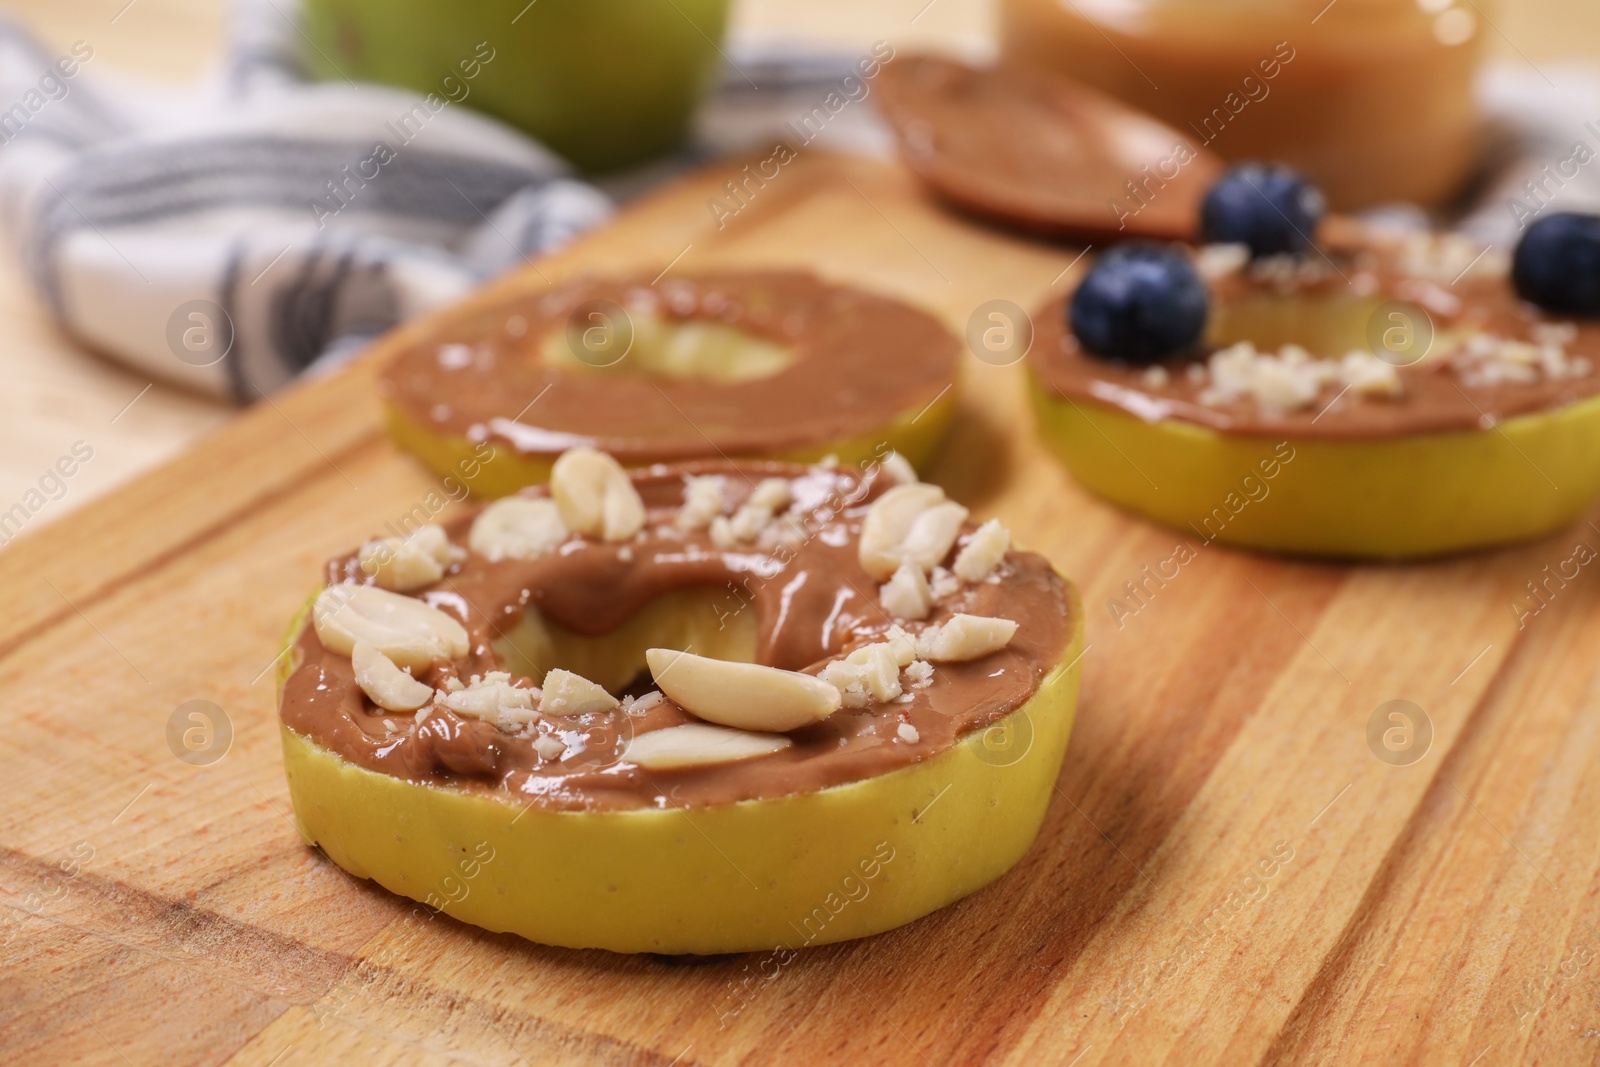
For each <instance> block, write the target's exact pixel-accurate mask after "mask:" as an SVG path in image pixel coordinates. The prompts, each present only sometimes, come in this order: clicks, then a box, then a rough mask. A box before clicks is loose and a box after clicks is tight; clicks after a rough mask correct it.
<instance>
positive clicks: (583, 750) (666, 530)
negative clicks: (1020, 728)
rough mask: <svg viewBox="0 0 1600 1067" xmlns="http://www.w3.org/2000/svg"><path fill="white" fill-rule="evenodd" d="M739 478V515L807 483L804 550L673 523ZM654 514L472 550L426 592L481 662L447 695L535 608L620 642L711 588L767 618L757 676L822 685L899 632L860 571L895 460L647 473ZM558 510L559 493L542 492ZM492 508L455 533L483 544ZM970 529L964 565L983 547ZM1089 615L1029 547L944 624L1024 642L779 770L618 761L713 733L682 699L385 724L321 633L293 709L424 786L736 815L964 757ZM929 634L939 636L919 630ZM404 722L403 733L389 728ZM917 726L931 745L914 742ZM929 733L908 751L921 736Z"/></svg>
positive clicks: (717, 607)
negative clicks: (553, 743) (694, 489)
mask: <svg viewBox="0 0 1600 1067" xmlns="http://www.w3.org/2000/svg"><path fill="white" fill-rule="evenodd" d="M690 474H693V475H722V476H724V477H725V478H726V486H727V493H726V500H727V502H728V503H729V505H730V506H731V507H737V506H738V504H740V503H742V501H743V500H744V499H745V498H746V497H748V495H749V494H750V492H751V491H752V490H753V488H754V486H755V485H756V484H757V483H758V482H760V481H761V480H762V479H763V478H772V477H783V478H787V479H790V481H791V492H792V496H793V501H794V503H793V505H792V508H791V510H790V512H789V514H791V515H793V516H796V517H798V518H799V520H800V522H801V528H802V529H803V530H804V532H805V536H804V537H803V538H799V539H797V540H794V541H793V542H792V543H789V544H780V545H775V546H774V547H772V548H763V547H759V546H758V545H757V544H755V543H745V544H738V545H735V546H734V547H731V548H718V547H716V546H715V545H714V544H713V543H712V540H711V538H710V536H709V535H708V533H707V531H705V530H703V529H691V530H684V529H680V528H678V527H677V526H676V525H675V523H674V520H675V518H676V516H677V515H678V513H679V508H680V505H681V504H682V502H683V493H684V484H685V483H684V478H685V475H690ZM633 477H634V484H635V486H636V487H637V489H638V490H639V493H640V495H641V497H642V498H643V500H644V503H645V505H646V508H647V521H646V524H645V526H644V528H643V529H642V530H641V531H640V532H639V533H638V534H637V535H636V536H635V537H634V538H632V539H630V540H628V541H623V542H614V543H612V542H603V541H597V540H594V539H588V538H584V537H582V536H579V535H573V536H571V537H570V538H569V539H568V540H567V541H566V543H564V544H563V545H561V546H560V547H559V548H558V549H557V550H555V551H554V552H551V553H549V554H547V555H544V556H542V557H540V558H538V559H533V560H512V559H507V560H502V561H499V562H493V563H491V562H489V561H488V560H487V559H485V558H483V557H482V556H479V555H476V554H469V555H467V556H466V557H465V558H464V559H463V560H461V561H460V562H458V563H456V564H454V565H452V566H451V568H450V569H449V571H448V572H447V573H446V575H445V576H444V578H443V579H441V580H440V581H439V582H437V583H436V584H434V585H432V586H430V587H427V588H425V589H422V590H419V591H417V593H416V594H415V595H417V596H419V597H421V598H422V599H424V600H425V601H427V602H428V603H430V604H432V605H434V606H435V607H438V608H440V609H442V610H444V611H446V612H449V613H450V614H451V615H453V616H455V617H456V618H458V619H460V620H461V621H462V622H463V624H464V625H465V627H466V629H467V631H468V633H469V634H470V636H471V651H470V652H469V654H468V655H467V657H466V658H465V659H463V660H461V661H458V662H453V663H452V662H447V661H443V660H441V661H437V662H436V663H435V664H434V665H433V667H432V668H430V669H429V670H427V671H423V672H420V673H419V675H418V677H420V679H421V680H422V681H424V682H427V683H429V684H431V685H433V686H434V687H435V688H441V687H443V686H444V685H445V682H446V680H448V679H451V678H456V679H465V678H470V676H472V675H474V674H481V673H486V672H488V671H491V670H496V669H498V667H499V664H498V661H497V656H496V654H495V652H494V650H493V648H492V645H491V642H492V641H493V640H494V639H495V638H497V637H499V636H502V635H504V634H506V632H507V631H509V630H511V629H512V628H513V627H514V626H515V625H516V624H517V622H518V621H519V620H520V619H521V617H522V615H523V613H524V609H525V608H526V607H527V606H529V605H533V606H536V607H537V608H538V610H539V612H540V613H541V614H542V616H543V618H544V619H545V620H548V621H552V622H555V623H558V624H560V625H561V626H564V627H566V628H568V629H570V630H572V631H574V632H576V633H579V634H582V635H586V636H597V635H601V634H604V633H607V632H608V631H611V630H613V629H614V628H616V627H617V626H619V625H620V624H621V623H623V622H624V621H626V620H627V619H629V618H630V617H631V616H632V615H634V613H635V612H637V611H638V610H639V609H640V608H641V607H643V606H644V605H646V604H647V603H649V602H650V601H652V600H653V599H655V598H656V597H658V596H660V595H662V594H664V593H668V592H671V591H674V590H680V589H686V588H698V589H702V590H704V591H705V592H706V599H705V603H704V605H703V606H702V607H699V608H696V609H695V610H703V611H706V612H708V613H715V614H714V618H716V619H718V620H723V619H727V618H729V617H730V616H732V615H735V614H738V613H743V612H749V613H753V615H754V619H755V622H756V624H757V626H756V629H757V632H758V642H757V651H756V659H757V661H758V662H760V663H763V664H767V665H770V666H774V667H780V668H784V669H787V670H804V671H807V672H809V673H816V672H817V671H819V670H821V669H822V667H823V666H825V665H826V663H827V662H828V661H831V660H832V659H834V658H836V657H838V656H840V655H843V654H847V653H848V652H849V651H851V650H853V649H854V648H856V647H858V646H860V645H863V644H868V643H870V642H872V641H874V640H876V639H879V638H881V637H882V636H883V635H884V634H885V633H886V632H887V631H888V630H889V628H890V627H891V626H892V625H894V622H895V620H893V619H892V618H890V617H889V616H888V615H887V614H886V613H885V612H884V610H883V609H882V608H881V607H880V606H879V603H878V586H877V583H876V582H875V581H874V580H873V579H872V578H871V577H869V576H868V575H867V573H866V572H865V571H864V570H863V569H862V568H861V564H860V562H859V561H858V558H857V556H858V543H859V539H860V534H861V524H862V521H863V519H864V517H865V515H866V512H867V509H868V505H869V504H870V503H871V501H872V500H874V499H875V498H876V497H877V496H879V495H880V494H881V493H882V492H883V491H884V490H885V489H886V488H887V487H888V479H887V478H886V477H885V476H883V475H882V473H881V471H880V470H879V468H878V467H877V466H876V465H871V466H869V467H868V468H867V469H866V470H865V471H859V470H851V469H844V468H840V469H831V468H825V467H801V466H794V465H788V464H777V463H765V462H759V461H741V462H736V463H729V462H715V463H710V462H708V463H694V464H684V465H676V466H658V467H654V468H651V469H649V470H646V471H639V472H636V473H635V474H634V475H633ZM524 492H525V495H529V496H539V495H542V494H543V493H544V490H543V489H530V490H525V491H524ZM475 514H476V512H473V513H469V514H467V515H464V516H463V517H462V518H460V519H458V520H457V521H455V522H453V523H451V524H449V525H448V526H447V527H446V529H447V532H448V534H449V536H450V539H451V541H452V542H453V543H454V544H456V545H465V544H466V543H467V536H468V531H469V530H470V528H471V523H472V519H473V518H474V516H475ZM972 529H973V528H972V526H971V525H970V524H969V526H968V527H967V529H966V530H965V531H964V532H963V534H962V536H961V537H960V538H959V539H958V541H957V543H956V545H955V547H954V548H953V549H952V550H951V551H952V556H953V555H954V554H955V553H957V552H959V551H960V549H961V547H962V546H963V545H965V544H966V542H967V540H968V538H969V536H970V535H971V533H972ZM327 579H328V581H329V582H340V581H346V580H351V581H367V580H368V579H367V577H366V575H365V574H364V573H363V572H362V570H361V569H360V567H359V565H358V564H357V562H356V559H355V557H354V556H347V557H344V558H341V559H337V560H334V561H333V562H331V563H330V564H329V565H328V572H327ZM1076 610H1078V609H1077V608H1076V607H1075V605H1074V601H1073V598H1072V597H1071V595H1070V591H1069V588H1068V586H1067V584H1066V582H1065V581H1064V580H1063V579H1062V578H1061V577H1060V576H1058V575H1057V574H1056V572H1055V571H1054V570H1053V569H1052V568H1051V566H1050V564H1049V562H1048V561H1047V560H1045V559H1044V558H1043V557H1042V556H1039V555H1037V554H1035V553H1031V552H1022V551H1016V550H1013V551H1010V552H1008V553H1007V554H1006V556H1005V558H1004V560H1003V561H1002V563H1001V564H1000V565H999V566H998V567H996V568H995V569H994V571H993V572H992V573H991V574H990V575H989V576H988V577H987V578H985V579H983V580H980V581H976V582H967V581H963V582H960V584H959V588H958V589H956V590H954V591H949V592H947V593H946V594H945V595H944V596H941V597H940V598H939V599H937V600H936V601H935V604H934V608H933V612H932V614H931V615H930V616H929V618H928V619H927V620H926V622H927V623H938V622H942V621H944V620H945V619H948V618H949V617H950V616H951V615H952V614H954V613H957V612H964V613H967V614H971V615H987V616H999V617H1004V618H1008V619H1012V620H1015V621H1016V622H1017V623H1018V624H1019V625H1018V628H1017V631H1016V634H1015V636H1014V637H1013V638H1012V639H1011V642H1010V644H1009V645H1007V646H1006V647H1005V648H1003V649H1001V650H999V651H998V652H994V653H991V654H989V655H987V656H984V657H982V658H980V659H976V660H971V661H968V662H959V663H937V664H935V665H934V673H933V676H932V680H931V683H930V684H928V685H926V686H925V687H922V688H915V687H912V688H908V689H907V690H906V692H907V693H909V694H910V695H911V699H910V700H909V701H906V702H904V703H900V702H897V701H890V702H888V703H879V704H869V705H868V706H866V707H860V708H852V707H844V708H841V709H840V710H839V711H837V712H835V713H834V714H833V715H831V716H830V717H829V718H827V719H825V720H824V721H822V722H820V723H818V724H816V725H814V726H807V727H804V728H802V729H798V730H795V731H793V732H792V733H790V734H789V735H788V736H789V737H790V738H791V739H792V740H793V742H794V743H793V745H792V746H791V747H789V748H787V749H784V750H783V751H780V752H778V753H776V754H773V755H770V756H764V757H760V758H757V759H751V760H747V761H745V762H742V763H729V764H722V765H718V766H709V767H700V768H688V769H682V770H675V771H645V770H644V769H643V768H640V767H638V766H636V765H634V764H630V763H628V762H627V761H626V760H625V759H619V758H618V756H619V754H620V752H621V751H622V749H623V748H624V747H625V745H626V740H627V738H628V737H629V736H630V735H638V734H642V733H644V732H647V731H650V730H656V729H662V728H665V727H669V726H676V725H681V724H683V723H686V722H692V721H696V720H694V719H693V718H692V717H691V716H690V715H688V714H687V713H686V712H685V711H683V710H682V709H681V708H679V707H677V706H676V705H674V704H673V703H672V702H671V701H669V700H665V699H660V700H652V701H648V702H644V703H645V704H646V705H647V706H646V708H645V710H644V711H642V712H638V713H635V714H634V716H633V717H632V718H631V719H630V718H629V717H628V716H629V713H628V711H627V710H626V709H627V703H626V702H625V704H624V708H619V709H617V710H614V711H610V712H602V713H594V714H589V715H584V716H580V717H576V718H555V717H547V718H544V719H543V720H541V721H540V722H538V723H535V725H534V727H533V730H534V732H532V733H527V732H526V731H524V732H523V733H512V732H507V731H503V730H501V729H500V728H498V727H497V726H494V725H491V724H489V723H487V722H484V721H481V720H479V719H475V718H470V717H463V716H459V715H457V714H455V713H454V712H451V711H449V710H448V709H446V708H444V706H443V705H442V704H435V705H433V706H432V707H431V708H429V709H425V711H426V714H423V715H421V716H420V717H421V719H422V722H421V723H420V724H419V723H418V722H417V718H418V717H419V716H416V715H412V714H406V713H400V714H395V713H383V712H381V711H379V710H378V709H377V708H375V707H374V706H373V705H372V704H371V702H370V701H368V700H367V699H366V697H365V695H364V694H363V693H362V691H361V689H360V688H359V687H358V686H357V685H356V683H355V680H354V676H353V670H352V667H351V663H350V659H349V658H348V657H347V656H342V655H338V654H336V653H333V652H330V651H328V650H327V649H325V648H324V647H323V646H322V644H321V642H320V641H319V640H318V638H317V634H316V630H315V628H314V627H313V626H312V625H311V624H310V623H309V622H308V623H307V625H306V627H305V629H304V631H303V632H302V633H301V634H300V635H299V636H298V638H297V639H296V642H295V646H294V656H295V660H294V662H295V669H294V670H293V673H291V674H290V676H289V678H288V679H287V681H286V683H285V685H284V690H283V695H282V705H281V714H282V717H283V722H284V723H285V725H287V726H288V727H289V728H290V729H292V730H294V731H295V732H297V733H299V734H301V735H303V736H305V737H307V738H309V739H310V740H312V741H313V742H315V743H316V744H318V745H321V746H323V747H325V748H328V749H330V750H332V751H333V752H336V753H338V754H339V755H340V756H342V757H343V758H345V759H347V760H350V761H352V762H354V763H356V764H359V765H360V766H362V767H366V768H369V769H371V770H374V771H379V772H382V773H385V774H390V775H394V776H396V777H398V778H403V779H406V780H408V781H412V782H419V783H426V784H431V785H442V784H446V783H448V784H449V785H451V786H452V787H455V788H466V789H472V790H485V791H490V792H499V791H502V790H503V791H505V793H506V794H509V795H510V797H511V798H512V799H514V800H528V801H533V802H535V803H538V804H540V805H542V806H545V807H549V808H554V809H567V810H616V809H628V808H643V807H668V806H674V807H676V806H681V805H705V804H718V803H725V802H730V801H738V800H749V799H757V798H765V797H777V796H784V795H787V794H793V793H806V792H812V791H815V790H819V789H824V788H826V787H828V786H834V785H839V784H842V783H847V782H853V781H858V780H861V779H864V778H869V777H872V776H875V775H880V774H884V773H886V772H888V771H892V770H894V769H896V768H899V767H903V766H907V765H909V764H912V763H915V762H917V761H919V760H923V759H926V758H928V757H929V756H932V755H935V754H937V753H939V752H941V751H944V750H946V749H948V748H950V747H952V746H953V745H955V744H957V743H958V742H959V741H960V740H961V739H962V738H963V737H965V736H967V735H968V734H970V733H971V732H972V731H974V730H979V729H982V728H984V727H986V726H988V725H990V724H992V723H994V722H996V721H998V720H999V719H1001V718H1003V717H1004V716H1005V715H1007V714H1009V713H1010V712H1012V711H1015V710H1016V709H1017V708H1019V707H1021V706H1022V705H1023V704H1024V703H1025V702H1026V701H1027V700H1028V699H1029V698H1030V697H1031V696H1033V695H1034V693H1035V692H1037V691H1038V689H1039V686H1040V684H1041V683H1042V682H1043V680H1044V679H1045V677H1046V676H1047V675H1048V674H1049V672H1050V671H1052V670H1053V669H1054V668H1055V667H1056V666H1058V665H1059V663H1060V661H1061V659H1062V658H1063V656H1064V654H1065V651H1066V648H1067V646H1068V643H1069V642H1070V640H1071V635H1072V632H1073V629H1074V623H1075V620H1074V618H1073V612H1074V611H1076ZM906 625H907V628H908V629H910V630H913V631H915V630H916V629H917V628H919V626H920V625H922V624H920V623H909V624H906ZM386 722H387V723H388V726H387V727H386V726H385V723H386ZM901 724H909V725H910V726H911V727H913V728H914V730H915V733H914V734H910V731H904V732H902V731H901V730H900V726H901ZM552 731H553V732H554V733H555V735H556V737H557V738H558V739H560V740H562V741H563V742H564V744H565V747H566V748H567V750H568V754H567V755H566V756H565V758H557V759H546V758H543V757H541V756H540V754H539V753H538V751H537V748H536V747H535V743H534V742H535V741H536V740H537V739H538V738H539V737H540V736H541V732H545V733H548V732H552ZM908 734H909V735H910V736H911V737H914V738H915V739H914V740H908V739H907V735H908Z"/></svg>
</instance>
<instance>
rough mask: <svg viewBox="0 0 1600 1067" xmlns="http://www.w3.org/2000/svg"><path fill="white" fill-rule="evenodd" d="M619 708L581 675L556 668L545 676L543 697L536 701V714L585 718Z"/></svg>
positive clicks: (609, 695) (606, 693)
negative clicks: (537, 711)
mask: <svg viewBox="0 0 1600 1067" xmlns="http://www.w3.org/2000/svg"><path fill="white" fill-rule="evenodd" d="M618 704H619V702H618V700H617V698H616V697H614V696H612V695H611V694H610V693H608V692H606V691H605V690H604V689H602V688H601V687H600V686H598V685H596V684H595V683H593V682H591V681H589V679H587V678H585V677H583V675H581V674H573V673H572V672H571V671H564V670H561V669H560V668H556V669H555V670H551V671H547V672H546V673H545V676H544V689H543V695H541V696H540V697H539V714H540V715H587V714H589V713H591V712H596V711H610V710H611V709H612V708H615V707H617V706H618Z"/></svg>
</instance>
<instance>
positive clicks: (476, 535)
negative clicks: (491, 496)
mask: <svg viewBox="0 0 1600 1067" xmlns="http://www.w3.org/2000/svg"><path fill="white" fill-rule="evenodd" d="M566 539H567V526H566V523H564V522H562V521H561V510H560V509H559V508H558V507H556V502H555V501H554V500H549V499H545V498H541V499H530V498H528V497H525V496H508V497H506V498H504V499H503V500H496V501H495V502H494V503H492V504H490V505H489V506H488V507H486V508H484V509H483V511H481V512H479V514H478V517H477V518H476V519H474V520H473V522H472V532H471V533H469V534H468V535H467V545H468V546H469V547H470V548H471V549H472V551H474V552H476V553H477V554H478V555H480V556H482V557H483V558H484V559H487V560H489V561H490V562H491V563H497V562H499V561H500V560H503V559H538V558H539V557H540V556H544V555H548V554H549V553H551V552H554V551H555V550H556V549H557V548H559V547H560V546H561V543H562V542H563V541H565V540H566Z"/></svg>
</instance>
